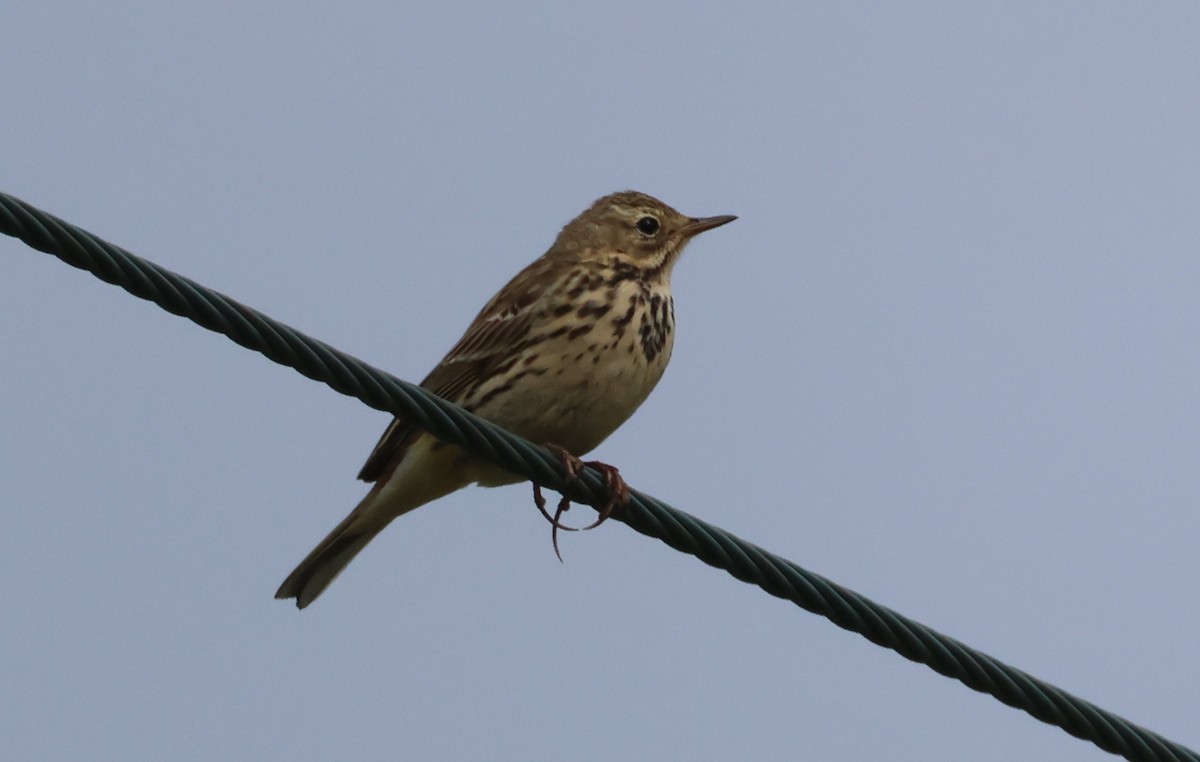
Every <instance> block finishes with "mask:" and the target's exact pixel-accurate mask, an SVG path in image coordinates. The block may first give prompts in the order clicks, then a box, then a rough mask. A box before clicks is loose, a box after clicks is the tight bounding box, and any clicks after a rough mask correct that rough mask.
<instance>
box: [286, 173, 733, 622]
mask: <svg viewBox="0 0 1200 762" xmlns="http://www.w3.org/2000/svg"><path fill="white" fill-rule="evenodd" d="M735 219H737V218H736V217H735V216H733V215H719V216H715V217H689V216H687V215H684V214H681V213H680V212H678V211H676V210H675V209H673V208H672V207H670V206H668V205H667V204H665V203H663V202H662V201H659V200H658V199H656V198H654V197H652V196H649V195H646V194H644V193H640V192H637V191H622V192H619V193H613V194H610V195H607V196H604V197H603V198H600V199H599V200H597V201H596V202H594V203H593V204H592V205H591V206H590V207H588V208H587V209H586V210H585V211H583V212H582V213H581V214H580V215H579V216H578V217H576V218H575V219H573V220H571V221H570V222H568V223H567V224H566V226H564V227H563V228H562V230H561V232H560V233H559V234H558V236H557V237H556V238H555V240H554V243H553V244H552V245H551V246H550V248H549V249H548V250H547V251H546V253H545V254H543V255H542V256H541V257H539V258H538V259H536V260H534V261H533V262H532V263H530V264H529V265H528V266H527V267H525V269H523V270H521V271H520V272H519V273H518V274H517V275H516V276H515V277H513V279H512V280H510V281H509V282H508V284H507V285H505V286H504V287H503V288H502V289H500V291H499V292H497V293H496V295H495V296H493V297H492V299H491V300H490V301H489V302H488V303H487V304H486V305H485V306H484V307H483V309H482V310H481V311H480V312H479V314H478V316H476V318H475V319H474V321H472V323H471V324H470V327H468V328H467V330H466V333H464V334H463V336H462V338H461V339H459V341H458V343H457V344H455V345H454V347H453V348H452V349H451V350H450V351H449V352H448V353H447V354H446V356H445V357H444V358H443V359H442V361H441V362H440V363H439V364H438V365H437V367H435V368H434V369H433V371H432V372H431V373H430V374H429V375H428V376H427V377H426V378H425V380H424V381H422V382H421V386H422V387H423V388H425V389H427V390H428V391H430V392H433V393H434V394H436V395H438V396H439V397H441V398H443V399H445V400H449V401H451V402H455V403H457V404H459V405H461V406H462V407H464V408H466V409H467V410H469V411H471V412H473V413H475V414H477V415H479V416H481V417H482V418H485V419H487V420H489V421H491V422H493V423H495V424H497V425H499V426H502V427H504V428H506V429H508V430H510V431H512V432H514V433H515V434H518V435H520V436H522V437H524V438H526V439H528V440H530V441H533V442H537V443H544V444H546V445H547V446H550V447H551V448H552V449H554V450H555V451H557V452H560V453H562V454H563V455H564V457H565V462H567V464H568V465H570V463H571V462H572V461H573V462H574V463H575V464H578V463H579V461H578V460H577V458H578V456H581V455H583V454H585V453H588V452H590V451H591V450H593V449H594V448H595V447H596V446H598V445H599V444H600V443H601V442H602V441H603V440H604V439H606V438H607V437H608V436H609V435H610V434H612V433H613V432H614V431H616V429H617V428H618V427H619V426H620V425H621V424H623V423H624V422H625V421H626V420H627V419H628V418H629V417H630V416H631V415H633V413H634V411H635V410H637V408H638V407H639V406H640V405H641V404H642V402H644V401H645V400H646V398H647V396H649V394H650V392H651V391H652V390H653V389H654V387H655V385H656V384H657V383H658V381H659V379H660V378H661V377H662V375H663V371H664V370H665V369H666V367H667V363H668V361H669V360H670V358H671V350H672V348H673V346H674V342H675V306H674V300H673V298H672V293H671V272H672V270H673V269H674V267H675V264H676V262H678V260H679V257H680V254H681V253H682V252H683V250H684V247H685V246H686V245H687V244H688V242H689V241H691V240H692V238H694V237H695V236H696V235H698V234H700V233H702V232H704V231H706V230H712V229H713V228H716V227H720V226H721V225H725V224H727V223H729V222H732V221H733V220H735ZM600 465H602V464H600ZM608 468H611V467H608ZM615 471H616V469H612V473H611V474H609V476H613V475H615ZM358 478H359V479H361V480H363V481H365V482H368V483H370V484H371V485H372V486H371V488H370V490H369V491H368V492H367V494H366V496H365V497H363V499H362V500H361V501H360V502H359V503H358V505H357V506H356V507H355V508H354V509H353V510H352V511H351V512H350V514H349V515H347V516H346V518H345V519H343V520H342V522H341V523H340V524H338V525H337V526H336V527H335V528H334V529H333V531H331V532H330V533H329V535H328V536H327V537H325V539H324V540H322V541H321V543H320V544H319V545H317V546H316V548H314V549H313V551H312V552H311V553H309V554H308V556H307V557H306V558H305V559H304V560H303V561H301V562H300V564H299V565H298V566H297V567H296V569H295V570H294V571H293V572H292V573H291V574H290V575H289V576H288V577H287V579H285V580H284V582H283V584H282V585H280V587H279V590H278V591H277V592H276V594H275V597H276V598H279V599H295V602H296V606H297V607H298V608H301V609H303V608H305V607H306V606H308V605H309V604H310V603H312V602H313V601H314V600H316V598H317V597H318V596H319V595H321V593H322V592H324V590H325V589H326V588H327V587H328V586H329V584H330V583H331V582H333V580H334V579H335V578H336V577H337V576H338V575H339V574H340V573H341V572H342V570H343V569H345V568H346V566H347V565H348V564H349V563H350V562H351V560H353V559H354V557H355V556H356V555H358V553H359V552H360V551H361V550H362V549H363V548H364V547H366V545H367V543H369V542H370V541H371V540H372V539H373V538H374V537H375V536H376V535H378V534H379V533H380V532H381V531H383V529H384V528H385V527H387V526H388V525H389V524H390V523H391V522H392V521H393V520H394V519H396V518H397V517H399V516H402V515H404V514H406V513H408V512H409V511H412V510H414V509H416V508H418V507H420V506H422V505H425V504H426V503H429V502H432V501H434V500H437V499H438V498H441V497H444V496H445V495H448V494H449V493H451V492H454V491H456V490H459V489H461V488H463V487H466V486H469V485H471V484H478V485H480V486H484V487H495V486H501V485H505V484H515V483H518V482H520V481H522V480H523V479H522V477H519V476H517V475H515V474H513V473H510V472H508V471H505V470H503V469H501V468H500V467H498V466H495V465H493V464H492V463H490V462H488V461H486V460H484V459H482V458H479V457H477V456H472V455H469V454H468V453H467V452H466V451H464V450H462V449H460V448H458V447H456V446H454V445H450V444H447V443H445V442H442V441H440V440H438V439H436V438H434V437H433V436H432V435H431V434H429V433H427V432H425V431H423V430H421V429H419V428H417V427H415V426H412V425H411V424H409V423H407V422H405V421H404V420H403V419H402V418H396V419H395V420H393V421H392V423H391V424H390V425H389V426H388V428H387V429H386V430H385V431H384V433H383V436H382V437H380V439H379V442H378V444H376V446H375V449H374V450H373V451H372V452H371V454H370V456H369V457H368V458H367V461H366V464H365V465H364V466H363V467H362V470H361V471H360V472H359V474H358ZM608 481H609V484H610V487H614V488H620V489H624V483H623V481H620V480H619V477H618V478H617V479H615V480H614V479H611V478H610V479H609V480H608ZM536 494H537V496H538V499H539V501H540V493H536ZM539 507H542V506H541V504H540V502H539ZM543 512H544V509H543ZM555 525H556V528H557V526H558V525H557V522H556V521H555ZM556 550H557V545H556Z"/></svg>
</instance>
